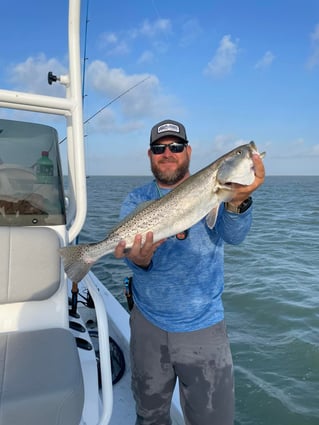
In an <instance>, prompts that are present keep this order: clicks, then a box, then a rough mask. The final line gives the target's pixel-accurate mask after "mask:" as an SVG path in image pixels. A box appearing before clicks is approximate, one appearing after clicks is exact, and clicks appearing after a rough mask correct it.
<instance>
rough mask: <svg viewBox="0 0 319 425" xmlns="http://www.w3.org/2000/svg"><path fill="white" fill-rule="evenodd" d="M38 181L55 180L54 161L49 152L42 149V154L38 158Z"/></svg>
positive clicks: (48, 181)
mask: <svg viewBox="0 0 319 425" xmlns="http://www.w3.org/2000/svg"><path fill="white" fill-rule="evenodd" d="M36 176H37V182H38V183H40V184H49V183H52V182H53V162H52V161H51V159H50V158H49V152H47V151H42V156H41V158H39V159H38V160H37V165H36Z"/></svg>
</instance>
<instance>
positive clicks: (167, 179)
mask: <svg viewBox="0 0 319 425" xmlns="http://www.w3.org/2000/svg"><path fill="white" fill-rule="evenodd" d="M172 143H174V144H175V143H178V144H179V145H180V144H181V143H182V141H181V139H179V138H177V137H172V136H168V137H163V138H162V139H160V140H158V141H157V142H156V143H154V144H153V146H154V145H170V144H172ZM178 148H180V149H181V148H182V147H178ZM173 150H174V148H173ZM175 150H176V149H175ZM177 150H179V149H177ZM191 152H192V149H191V147H190V146H188V145H185V146H184V147H183V150H182V152H171V150H170V149H169V147H166V148H165V150H164V151H163V153H160V154H156V153H153V152H152V150H151V148H150V149H149V150H148V156H149V158H150V161H151V170H152V173H153V174H154V177H155V178H156V179H157V180H158V181H159V182H160V183H163V184H164V185H168V186H173V185H176V184H177V183H180V182H181V181H182V180H184V179H185V178H186V177H188V176H189V163H190V157H191Z"/></svg>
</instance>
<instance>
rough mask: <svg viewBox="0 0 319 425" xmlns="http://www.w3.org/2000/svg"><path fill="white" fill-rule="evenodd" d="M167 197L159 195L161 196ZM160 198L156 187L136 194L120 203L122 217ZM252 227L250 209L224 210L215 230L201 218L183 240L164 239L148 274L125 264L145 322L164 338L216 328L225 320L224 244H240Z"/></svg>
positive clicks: (142, 187)
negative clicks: (180, 333)
mask: <svg viewBox="0 0 319 425" xmlns="http://www.w3.org/2000/svg"><path fill="white" fill-rule="evenodd" d="M167 192H168V190H164V189H162V190H161V194H162V195H164V194H166V193H167ZM158 197H159V193H158V189H157V187H156V184H155V182H154V181H153V182H150V183H148V184H146V185H144V186H141V187H139V188H136V189H135V190H133V191H132V192H131V193H129V194H128V196H127V197H126V199H125V200H124V202H123V204H122V208H121V212H120V217H121V218H124V217H125V216H127V215H128V214H129V213H131V212H132V211H134V210H135V208H136V207H137V206H138V205H139V204H141V203H143V202H146V201H149V200H153V199H157V198H158ZM251 222H252V207H250V208H249V209H248V210H247V211H245V212H244V213H242V214H234V213H231V212H228V211H226V209H225V208H224V205H223V204H222V205H221V206H220V208H219V212H218V217H217V221H216V224H215V226H214V228H213V229H209V228H208V226H207V224H206V220H205V218H203V219H202V220H200V221H199V222H198V223H197V224H195V225H194V226H192V227H191V228H190V229H189V231H188V236H187V238H186V239H184V240H179V239H177V238H176V237H175V236H172V237H170V238H168V239H167V240H166V241H165V242H164V243H163V244H162V245H161V246H160V247H159V248H158V249H157V250H156V252H155V253H154V255H153V258H152V261H151V264H150V265H149V267H148V268H147V269H146V270H145V269H143V268H141V267H138V266H136V265H135V264H134V263H132V262H131V261H129V260H126V262H127V264H128V266H129V267H130V268H131V270H132V272H133V299H134V302H135V304H136V306H137V307H138V309H139V310H140V311H141V313H142V314H143V315H144V316H145V318H146V319H148V320H149V321H150V322H151V323H153V324H154V325H155V326H158V327H159V328H161V329H163V330H165V331H168V332H189V331H195V330H199V329H203V328H206V327H208V326H211V325H213V324H215V323H218V322H220V321H221V320H222V319H223V318H224V309H223V303H222V298H221V296H222V292H223V289H224V243H225V242H226V243H230V244H234V245H235V244H239V243H240V242H242V241H243V240H244V239H245V237H246V235H247V233H248V231H249V229H250V227H251Z"/></svg>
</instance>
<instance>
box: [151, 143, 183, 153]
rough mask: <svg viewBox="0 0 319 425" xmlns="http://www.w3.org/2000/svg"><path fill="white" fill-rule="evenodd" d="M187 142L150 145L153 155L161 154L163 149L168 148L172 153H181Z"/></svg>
mask: <svg viewBox="0 0 319 425" xmlns="http://www.w3.org/2000/svg"><path fill="white" fill-rule="evenodd" d="M185 146H187V143H176V142H173V143H169V144H168V145H152V146H151V147H150V149H151V151H152V153H153V154H154V155H161V154H162V153H164V152H165V149H166V148H168V149H169V150H170V151H171V152H172V153H181V152H183V150H184V148H185Z"/></svg>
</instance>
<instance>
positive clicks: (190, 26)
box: [180, 19, 202, 47]
mask: <svg viewBox="0 0 319 425" xmlns="http://www.w3.org/2000/svg"><path fill="white" fill-rule="evenodd" d="M201 33H202V28H201V27H200V25H199V23H198V21H197V19H189V20H188V21H186V22H184V24H183V26H182V37H181V41H180V44H181V46H183V47H187V46H189V45H190V44H193V43H194V41H195V40H196V39H197V38H198V37H199V35H200V34H201Z"/></svg>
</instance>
